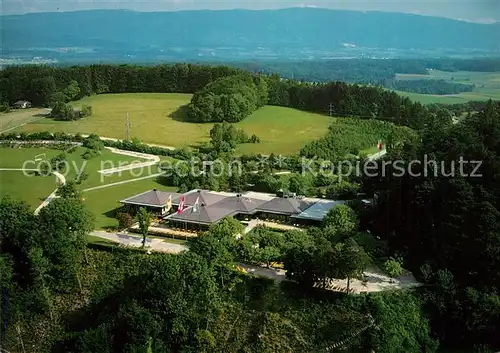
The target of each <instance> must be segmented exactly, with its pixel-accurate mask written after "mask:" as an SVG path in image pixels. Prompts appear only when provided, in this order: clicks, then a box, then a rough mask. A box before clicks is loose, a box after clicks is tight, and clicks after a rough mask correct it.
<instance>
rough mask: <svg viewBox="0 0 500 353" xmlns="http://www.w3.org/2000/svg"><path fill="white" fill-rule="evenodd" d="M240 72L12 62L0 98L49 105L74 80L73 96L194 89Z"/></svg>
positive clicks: (0, 75)
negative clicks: (66, 65)
mask: <svg viewBox="0 0 500 353" xmlns="http://www.w3.org/2000/svg"><path fill="white" fill-rule="evenodd" d="M239 72H240V71H239V70H237V69H234V68H230V67H227V66H216V67H215V66H214V67H212V66H203V65H192V64H175V65H167V64H164V65H157V66H136V65H101V64H95V65H89V66H71V67H64V66H63V67H53V66H31V65H25V66H11V67H7V68H5V69H4V70H1V71H0V102H6V103H8V104H9V105H12V104H13V103H14V102H16V101H18V100H20V99H24V100H28V101H30V102H32V103H33V104H34V105H39V106H45V105H49V104H50V102H51V98H52V97H53V96H54V94H55V93H57V92H62V91H64V90H65V89H67V88H68V86H69V85H70V83H72V82H73V81H74V82H76V83H77V85H78V91H77V94H76V95H75V96H73V97H72V99H80V98H82V97H85V96H90V95H92V94H101V93H127V92H179V93H195V92H197V91H199V90H201V89H202V88H203V87H205V86H206V85H207V84H208V83H210V82H212V81H214V80H216V79H218V78H220V77H226V76H229V75H233V74H236V73H239ZM72 88H75V86H74V84H73V86H72ZM70 91H71V92H75V91H76V90H75V91H73V90H70Z"/></svg>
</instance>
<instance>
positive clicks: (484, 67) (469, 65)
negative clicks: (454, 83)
mask: <svg viewBox="0 0 500 353" xmlns="http://www.w3.org/2000/svg"><path fill="white" fill-rule="evenodd" d="M425 66H426V67H427V68H429V69H435V70H441V71H449V72H455V71H476V72H498V71H500V58H477V59H432V60H426V64H425Z"/></svg>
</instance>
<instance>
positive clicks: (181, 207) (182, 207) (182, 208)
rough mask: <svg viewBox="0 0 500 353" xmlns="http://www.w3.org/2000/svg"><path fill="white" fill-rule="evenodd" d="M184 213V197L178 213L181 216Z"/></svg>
mask: <svg viewBox="0 0 500 353" xmlns="http://www.w3.org/2000/svg"><path fill="white" fill-rule="evenodd" d="M182 211H184V196H182V197H181V202H180V203H179V208H178V209H177V213H178V214H181V213H182Z"/></svg>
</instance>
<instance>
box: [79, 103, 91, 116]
mask: <svg viewBox="0 0 500 353" xmlns="http://www.w3.org/2000/svg"><path fill="white" fill-rule="evenodd" d="M81 113H82V116H83V117H86V116H91V115H92V106H90V105H85V104H84V105H83V106H82V111H81Z"/></svg>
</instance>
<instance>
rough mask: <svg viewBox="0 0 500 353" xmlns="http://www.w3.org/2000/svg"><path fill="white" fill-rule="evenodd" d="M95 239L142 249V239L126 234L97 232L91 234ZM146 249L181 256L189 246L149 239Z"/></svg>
mask: <svg viewBox="0 0 500 353" xmlns="http://www.w3.org/2000/svg"><path fill="white" fill-rule="evenodd" d="M91 235H93V236H95V237H100V238H104V239H107V240H110V241H112V242H115V243H119V244H122V245H125V246H132V247H136V248H140V247H142V237H140V236H134V235H130V234H128V233H125V232H121V233H120V232H118V233H116V232H111V233H108V232H105V231H102V230H96V231H94V232H92V233H91ZM146 248H147V249H152V250H155V251H159V252H165V253H169V254H179V253H181V252H182V251H185V250H188V248H187V246H185V245H180V244H173V243H167V242H165V241H163V240H161V239H156V238H147V239H146Z"/></svg>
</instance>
